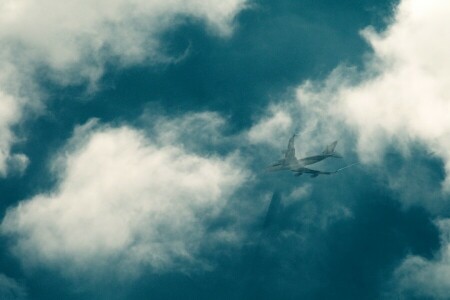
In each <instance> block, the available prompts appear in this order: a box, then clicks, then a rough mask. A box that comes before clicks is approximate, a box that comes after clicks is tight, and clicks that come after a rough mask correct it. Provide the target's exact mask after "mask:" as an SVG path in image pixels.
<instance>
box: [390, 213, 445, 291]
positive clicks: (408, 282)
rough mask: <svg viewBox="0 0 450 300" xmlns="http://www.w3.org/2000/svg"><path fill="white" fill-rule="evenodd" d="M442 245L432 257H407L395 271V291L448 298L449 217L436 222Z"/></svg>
mask: <svg viewBox="0 0 450 300" xmlns="http://www.w3.org/2000/svg"><path fill="white" fill-rule="evenodd" d="M437 225H438V227H439V229H440V230H441V232H442V235H441V239H442V241H441V242H442V244H443V245H444V246H443V247H442V248H441V250H440V252H439V253H438V254H437V255H436V257H435V258H434V259H431V260H428V259H425V258H423V257H420V256H409V257H407V258H406V259H405V260H404V261H403V263H402V264H401V266H400V267H399V268H398V269H397V270H396V272H395V280H396V287H395V289H396V292H397V293H398V294H403V295H406V296H411V295H412V296H414V297H427V298H429V297H431V298H433V299H449V298H450V248H449V247H448V245H449V243H450V239H449V237H450V235H449V233H450V219H443V220H440V221H438V222H437Z"/></svg>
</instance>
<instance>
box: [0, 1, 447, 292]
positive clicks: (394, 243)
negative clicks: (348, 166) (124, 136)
mask: <svg viewBox="0 0 450 300" xmlns="http://www.w3.org/2000/svg"><path fill="white" fill-rule="evenodd" d="M253 3H254V5H253V7H252V8H251V9H247V10H245V11H243V12H241V13H240V14H239V15H238V16H237V19H236V24H237V27H236V29H235V31H234V33H233V34H232V36H230V37H229V38H225V39H222V38H218V37H216V36H214V35H211V34H208V32H207V31H206V30H205V28H204V25H203V24H199V23H198V22H194V21H191V22H187V23H186V24H183V25H181V26H179V27H177V28H175V29H171V30H169V31H168V32H165V33H164V34H163V35H162V37H161V39H162V43H163V48H164V49H166V51H167V53H168V54H171V55H179V54H180V53H183V52H184V51H185V50H186V49H189V50H188V55H187V56H186V58H184V59H183V60H181V61H179V62H177V63H172V64H163V63H160V64H142V65H139V66H134V67H128V68H121V67H119V66H117V64H115V63H114V61H111V62H109V65H108V66H107V68H106V72H105V74H104V76H103V77H102V78H101V80H100V83H99V89H98V91H96V92H94V93H88V92H86V86H84V85H83V84H81V85H76V86H69V87H67V86H60V85H58V84H57V83H55V82H52V80H51V79H50V78H47V77H46V74H45V72H44V71H43V74H42V76H41V78H40V85H41V86H42V88H43V89H44V90H45V91H46V93H47V94H48V95H49V98H50V101H49V102H48V108H47V113H45V114H44V115H40V116H36V117H32V118H28V119H27V120H26V121H24V122H23V123H21V124H19V125H18V126H17V131H18V132H20V134H21V135H22V136H26V137H27V139H26V140H25V141H23V142H21V143H18V144H17V145H15V146H14V147H15V150H17V151H21V152H23V153H25V154H26V155H27V156H28V157H29V158H30V161H31V164H30V165H29V167H28V169H27V171H26V172H25V173H24V175H23V176H18V175H16V176H10V177H7V178H4V179H2V180H0V195H2V198H1V205H0V207H1V209H2V216H4V215H5V213H6V211H7V209H8V208H9V207H11V206H14V205H15V204H17V203H18V202H19V201H21V200H23V199H27V198H29V197H31V196H33V195H36V194H38V193H41V192H45V191H48V190H49V189H51V188H53V187H54V186H55V185H56V184H57V178H55V176H54V175H53V174H52V173H51V172H50V171H49V164H50V160H51V158H52V157H53V156H54V155H55V154H56V153H57V152H58V151H59V149H60V148H61V147H63V146H64V145H65V144H66V142H67V140H68V139H69V138H70V137H71V136H72V134H73V129H74V127H75V126H76V125H79V124H83V123H85V122H86V121H88V120H89V119H91V118H99V119H100V120H101V121H102V122H104V123H112V124H124V123H126V124H132V125H134V126H136V127H138V128H143V127H145V126H146V124H145V122H144V121H142V118H141V116H142V114H143V113H144V111H146V112H149V113H150V114H151V115H152V116H155V117H158V116H165V117H169V118H172V117H178V116H183V115H184V114H186V113H191V112H204V111H214V112H217V113H219V114H220V115H223V116H226V117H227V125H226V127H225V134H227V135H230V136H232V135H238V134H240V133H243V132H245V131H246V130H248V129H249V128H250V127H251V126H252V125H254V124H255V122H256V121H257V120H258V119H259V118H260V117H261V115H263V114H264V113H265V111H266V108H267V107H268V106H269V105H270V104H273V103H278V102H281V101H284V100H286V99H288V98H289V97H292V93H293V88H295V87H296V86H298V85H299V84H301V83H302V82H303V81H305V80H307V79H323V78H325V77H327V76H328V74H329V73H330V72H331V71H332V70H333V69H334V68H336V67H337V66H338V65H342V64H344V65H351V66H356V67H357V68H362V67H363V63H364V59H365V55H367V53H370V51H371V49H370V47H369V46H368V45H367V43H366V42H365V41H364V39H363V38H362V37H361V36H360V34H359V31H360V30H361V29H363V28H365V27H367V26H374V27H375V28H376V29H377V30H382V29H383V28H385V26H386V25H387V24H389V20H390V18H391V17H392V14H393V9H394V7H395V4H396V1H384V0H383V1H375V0H363V1H361V0H360V1H357V0H344V1H331V0H316V1H312V0H300V1H294V0H278V1H263V0H261V1H255V2H253ZM299 123H300V124H299V126H300V125H301V120H299ZM205 147H208V146H205ZM236 147H239V148H240V150H241V151H242V152H243V153H244V155H245V156H246V157H248V156H252V157H254V160H252V162H251V164H250V165H251V168H252V170H253V171H254V172H255V174H256V180H255V181H253V182H252V183H249V185H248V186H246V187H244V188H243V191H241V192H239V193H238V195H237V196H236V197H235V199H234V201H233V202H231V203H230V204H229V205H228V207H227V208H226V209H225V211H224V212H223V213H222V215H221V216H220V218H219V219H218V220H216V221H215V223H214V222H213V223H212V224H210V228H208V230H216V228H220V227H221V226H226V225H227V224H228V223H230V222H231V221H230V220H231V219H233V218H240V217H242V216H245V215H249V216H252V218H253V217H254V218H253V219H252V220H250V221H247V223H245V224H244V225H242V227H239V228H240V230H242V231H245V232H246V239H245V240H244V241H242V242H241V245H239V247H236V248H232V249H224V251H223V253H216V252H214V253H208V252H207V251H204V253H203V252H202V256H203V257H204V258H205V259H207V260H209V261H212V262H213V265H214V268H213V269H212V270H208V271H199V272H193V273H184V272H178V271H169V272H164V273H154V272H152V270H150V269H149V270H145V271H144V272H143V274H141V276H139V277H138V278H136V279H134V280H131V281H125V282H118V281H116V280H115V279H113V278H107V277H104V278H100V279H98V280H97V281H95V282H94V283H89V284H86V282H85V281H84V280H83V278H76V279H73V278H66V277H64V276H63V275H61V274H60V273H59V272H57V271H55V270H52V269H48V268H45V267H38V268H36V269H32V270H27V269H26V267H24V266H22V265H21V264H20V262H19V260H18V259H17V258H16V257H14V256H13V255H11V253H10V245H11V244H12V243H13V238H7V237H2V238H1V240H0V252H1V256H0V257H1V258H0V270H1V273H3V274H5V275H7V276H8V277H10V278H14V279H15V280H16V281H17V282H19V283H20V284H21V285H23V286H24V288H25V289H26V291H27V294H28V297H29V299H382V298H383V297H384V296H385V293H386V291H389V289H390V287H391V285H392V273H393V271H394V270H395V269H396V267H398V265H399V264H400V263H401V261H402V260H403V259H404V258H405V256H406V255H408V254H413V255H421V256H424V257H427V258H430V257H432V255H433V253H434V252H435V251H437V249H438V248H439V246H440V244H439V232H438V229H437V228H436V226H435V224H434V223H433V222H432V216H431V215H430V214H429V213H428V212H427V211H426V210H425V209H423V208H421V207H415V206H412V207H408V208H405V207H402V205H401V203H400V199H399V195H398V194H396V193H395V192H393V191H392V190H391V189H388V187H387V184H385V182H384V178H380V176H379V175H377V174H374V173H373V172H370V171H367V170H365V169H364V168H363V167H358V168H355V169H354V171H352V172H348V173H342V175H340V176H334V177H324V178H322V177H319V178H317V179H316V180H312V179H310V178H303V177H302V178H295V177H293V176H291V174H282V175H280V176H274V175H272V174H263V173H261V172H260V170H259V168H260V167H261V165H265V164H267V161H266V159H267V157H268V156H271V155H272V154H273V155H277V154H276V153H273V152H271V151H273V150H267V151H269V152H270V155H267V154H264V152H265V151H266V150H265V149H261V148H259V149H258V148H257V147H255V146H249V145H238V144H235V143H234V142H233V141H227V142H224V143H223V144H221V145H220V147H219V148H220V149H214V151H217V152H219V153H228V152H230V151H232V150H233V149H235V148H236ZM280 147H281V146H280ZM283 147H284V145H283ZM205 151H206V150H205ZM393 151H394V150H393ZM390 155H391V156H390V157H388V159H387V160H388V161H389V163H390V164H392V166H396V165H399V166H400V165H404V164H408V161H406V160H402V158H401V157H400V156H398V157H397V156H396V155H397V154H396V153H394V152H393V153H391V154H390ZM417 157H419V158H418V159H417V161H416V162H415V163H416V164H419V165H420V166H424V167H427V168H429V169H430V170H432V172H431V174H433V176H435V177H433V178H436V182H439V180H442V178H443V176H444V175H443V170H442V167H441V165H440V163H439V162H437V161H435V160H433V159H430V158H428V157H427V156H426V155H425V154H424V153H423V152H420V150H418V151H417ZM275 158H276V157H274V159H275ZM346 159H347V160H348V161H352V160H354V159H355V157H348V158H346ZM433 182H434V181H433ZM296 185H298V186H303V185H310V186H311V193H310V195H309V196H308V197H307V199H304V200H302V201H298V202H293V203H285V202H286V201H287V200H286V195H285V194H283V191H285V190H288V189H292V187H293V186H296ZM434 185H435V186H434V188H436V189H439V184H438V183H436V184H434ZM262 194H265V195H273V196H271V197H272V199H271V203H272V205H271V206H269V205H267V203H268V202H264V201H263V199H255V195H262ZM237 203H238V204H237ZM261 205H266V206H267V207H264V208H263V209H261ZM242 207H245V209H246V210H241V209H240V208H242ZM334 207H336V209H338V210H339V209H341V207H346V208H348V209H349V210H350V211H351V215H349V217H348V218H343V219H339V220H337V221H335V222H334V223H333V224H332V225H331V226H325V227H324V226H322V225H321V223H320V222H321V221H320V220H321V214H322V212H323V214H325V212H329V211H333V209H334ZM227 209H228V211H227ZM260 211H262V213H256V212H260ZM309 215H313V217H311V219H310V220H307V219H305V218H306V217H307V216H309ZM12 299H14V298H12Z"/></svg>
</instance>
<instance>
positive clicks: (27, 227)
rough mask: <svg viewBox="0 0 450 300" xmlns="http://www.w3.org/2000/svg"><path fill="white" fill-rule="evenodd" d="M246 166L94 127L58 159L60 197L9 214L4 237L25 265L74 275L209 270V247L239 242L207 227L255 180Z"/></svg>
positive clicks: (78, 134)
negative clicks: (206, 252)
mask: <svg viewBox="0 0 450 300" xmlns="http://www.w3.org/2000/svg"><path fill="white" fill-rule="evenodd" d="M200 121H201V119H200ZM169 127H170V125H169ZM203 127H205V128H206V127H208V124H207V123H204V126H203ZM159 140H160V141H161V140H164V139H159ZM237 162H238V156H237V154H231V155H228V156H225V157H222V156H217V155H209V156H207V157H206V156H199V155H196V154H195V153H192V152H189V151H187V150H186V149H185V148H184V147H183V146H182V145H181V144H176V143H171V144H167V143H161V142H157V141H155V140H153V139H151V138H148V137H146V136H145V135H144V133H143V132H141V131H139V130H137V129H134V128H131V127H128V126H120V127H109V126H100V125H95V122H94V121H92V122H90V123H88V124H86V125H84V126H81V127H78V128H77V129H76V130H75V133H74V136H73V138H72V140H71V141H70V142H69V144H68V146H67V147H66V149H65V151H63V152H62V153H61V154H60V156H59V157H58V158H57V160H56V163H55V165H54V171H55V173H56V176H57V177H58V183H57V186H56V187H55V188H54V190H52V191H49V192H47V193H45V194H39V195H36V196H34V197H33V198H31V199H29V200H26V201H22V202H21V203H19V205H18V206H17V207H16V208H13V209H11V210H9V211H8V213H7V215H6V217H5V219H4V220H3V223H2V232H3V234H6V235H9V236H11V237H12V238H13V240H14V241H15V242H14V244H15V246H14V248H13V251H14V253H16V254H17V255H18V257H19V258H20V259H21V260H22V262H23V263H24V264H25V265H27V266H30V265H31V266H33V265H44V266H48V267H53V268H57V269H60V270H61V271H62V272H63V273H68V274H71V273H75V274H79V273H80V272H81V274H82V273H83V272H84V271H89V272H93V269H95V270H97V272H98V273H101V272H104V271H105V270H106V271H107V270H112V271H114V272H119V275H128V274H129V273H134V272H138V271H139V270H142V269H141V267H142V268H145V267H149V268H150V269H152V270H154V271H157V272H158V271H166V270H173V269H177V270H188V269H190V268H191V267H196V268H204V267H207V262H205V261H202V259H201V257H199V256H198V254H199V252H200V251H201V250H202V247H203V244H204V242H205V241H206V245H207V247H208V249H210V250H211V249H214V247H215V246H216V245H219V244H229V243H234V242H235V241H236V240H237V239H238V234H237V233H235V232H233V231H228V230H227V228H223V227H221V228H219V229H216V230H212V231H211V230H208V228H207V226H208V224H209V222H211V220H213V219H214V218H215V217H217V215H218V214H219V213H220V212H221V209H222V208H223V207H224V206H225V205H226V204H227V201H228V200H229V199H230V197H233V194H234V192H235V191H236V190H237V189H238V188H239V187H240V186H241V185H242V184H243V183H244V182H245V181H246V180H247V178H248V174H247V171H245V169H244V167H245V166H244V165H242V163H240V164H238V163H237ZM94 273H95V272H94Z"/></svg>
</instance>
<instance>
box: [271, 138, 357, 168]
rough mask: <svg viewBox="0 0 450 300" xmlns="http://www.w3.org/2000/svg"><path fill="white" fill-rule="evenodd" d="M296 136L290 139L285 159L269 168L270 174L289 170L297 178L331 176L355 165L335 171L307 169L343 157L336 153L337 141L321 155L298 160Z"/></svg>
mask: <svg viewBox="0 0 450 300" xmlns="http://www.w3.org/2000/svg"><path fill="white" fill-rule="evenodd" d="M295 137H296V134H294V135H292V137H291V138H290V139H289V142H288V147H287V150H285V151H283V153H284V158H282V159H280V160H279V161H277V162H276V163H274V164H272V165H271V166H269V167H268V168H267V171H270V172H276V171H283V170H289V171H292V172H294V173H295V174H294V175H295V176H300V175H302V174H304V173H307V174H311V177H317V176H319V175H331V174H335V173H338V172H340V171H342V170H343V169H346V168H348V167H350V166H353V165H354V164H351V165H349V166H346V167H343V168H340V169H337V170H335V171H318V170H313V169H309V168H306V167H305V166H307V165H312V164H315V163H318V162H319V161H322V160H324V159H327V158H329V157H334V158H342V156H341V155H339V154H338V153H337V152H335V148H336V145H337V141H334V142H333V143H331V144H330V145H328V146H327V147H325V150H323V151H322V153H321V154H319V155H314V156H308V157H304V158H301V159H297V157H296V156H295V145H294V141H295Z"/></svg>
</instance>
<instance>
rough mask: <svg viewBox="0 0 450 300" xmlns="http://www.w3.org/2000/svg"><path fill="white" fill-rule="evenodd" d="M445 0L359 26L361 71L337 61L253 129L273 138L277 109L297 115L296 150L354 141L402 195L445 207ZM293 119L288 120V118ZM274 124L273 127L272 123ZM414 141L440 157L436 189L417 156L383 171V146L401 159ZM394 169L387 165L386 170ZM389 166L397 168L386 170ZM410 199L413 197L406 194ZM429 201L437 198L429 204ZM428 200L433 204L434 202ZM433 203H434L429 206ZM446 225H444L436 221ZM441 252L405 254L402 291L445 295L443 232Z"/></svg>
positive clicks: (448, 46)
mask: <svg viewBox="0 0 450 300" xmlns="http://www.w3.org/2000/svg"><path fill="white" fill-rule="evenodd" d="M449 14H450V3H449V2H448V1H444V0H435V1H421V0H403V1H401V2H400V3H399V5H398V7H397V8H396V13H395V17H394V19H393V20H392V24H391V25H390V26H388V27H387V28H386V29H385V30H384V31H383V32H376V31H375V30H374V29H373V28H366V29H364V30H363V31H362V32H361V33H362V35H363V36H364V38H365V39H366V40H367V41H368V43H369V44H370V45H371V47H372V49H373V52H372V53H371V54H369V55H367V61H366V64H365V66H364V68H363V70H358V69H356V68H352V67H348V66H339V67H338V68H336V69H335V70H334V71H333V72H332V73H331V74H330V75H329V76H328V78H327V79H326V80H323V81H319V82H313V81H308V82H305V83H303V84H302V85H301V86H299V87H298V88H297V89H296V92H295V101H291V102H289V101H288V102H287V103H286V104H285V105H284V106H279V107H278V109H277V110H276V111H272V113H271V115H272V117H269V118H265V119H262V120H261V122H260V123H259V124H257V125H256V126H255V127H254V129H252V131H255V132H256V131H257V132H263V130H261V129H262V128H263V129H266V128H269V129H270V130H269V131H267V132H266V133H265V134H264V135H265V136H267V137H268V138H271V136H272V137H273V138H274V137H275V136H276V135H277V134H278V133H277V130H278V129H280V128H281V129H283V130H284V127H285V124H288V122H280V121H279V120H280V116H282V115H286V114H287V115H288V117H284V118H287V119H291V120H295V119H300V122H301V123H302V124H303V127H301V128H300V137H299V139H300V140H308V141H311V143H310V142H308V145H304V144H301V143H298V146H299V148H300V149H302V147H303V149H304V148H305V147H307V149H308V148H311V147H314V148H317V147H318V145H316V144H317V143H321V144H323V140H332V139H333V137H339V138H341V139H344V140H345V142H344V143H342V144H343V146H344V147H346V148H347V149H346V150H347V151H348V152H351V151H353V150H352V149H351V148H353V145H356V147H355V150H356V153H357V155H358V156H359V158H360V160H361V161H362V162H363V163H365V164H366V166H372V167H373V169H372V170H374V171H375V172H379V173H380V174H383V175H384V176H387V177H388V181H389V186H390V187H392V188H394V189H396V190H397V191H400V192H401V191H402V190H404V191H408V190H412V191H417V190H418V188H417V187H419V186H420V189H421V192H420V193H418V194H417V195H420V197H417V195H412V193H409V194H408V195H409V196H407V197H403V198H402V201H404V202H405V204H407V205H409V204H411V203H414V204H416V205H417V204H419V205H424V206H425V207H427V208H428V209H430V210H431V211H432V212H433V213H434V214H437V215H440V214H441V213H442V212H444V211H446V210H445V209H444V207H443V204H442V200H443V199H445V198H446V197H448V192H449V191H450V118H449V116H450V61H449V59H448V53H449V52H450V40H449V39H448V38H446V37H448V36H450V21H449V19H448V17H447V16H448V15H449ZM293 123H295V122H293ZM277 128H278V129H277ZM418 147H422V148H425V149H426V151H427V153H428V156H431V157H434V158H436V159H438V160H439V161H440V162H442V165H443V170H444V171H445V178H444V179H443V180H442V179H439V178H438V177H439V176H437V177H436V176H434V178H435V179H436V178H437V180H442V182H441V187H440V191H439V187H438V189H437V191H436V188H434V189H433V190H427V189H428V188H430V184H428V183H429V181H430V180H428V179H421V176H428V175H430V173H432V172H431V171H430V170H426V168H425V169H424V165H421V164H420V162H418V161H417V160H416V161H415V162H414V164H415V165H418V166H417V168H416V167H414V168H413V167H411V166H410V164H409V163H408V166H407V167H406V165H405V166H400V167H401V169H404V168H406V169H405V170H408V171H407V172H406V174H403V176H400V175H401V173H399V172H395V170H385V169H386V168H385V167H384V166H383V165H386V160H385V154H386V151H387V149H396V150H397V152H398V153H400V154H401V155H402V156H403V159H404V161H406V162H408V160H409V159H410V158H411V153H413V151H415V150H414V149H417V148H418ZM393 171H394V172H393ZM392 173H395V174H396V175H399V177H397V176H396V175H394V176H390V175H389V174H392ZM408 198H412V199H408ZM436 201H440V202H441V203H440V204H439V205H437V206H436V203H435V202H436ZM433 202H434V203H433ZM436 207H439V208H436ZM440 218H441V219H442V221H441V222H440V229H441V233H442V236H443V237H446V236H448V234H449V232H450V227H449V226H448V219H446V216H445V215H441V216H440ZM443 224H447V225H445V226H444V225H443ZM442 243H443V248H442V250H441V254H440V255H439V256H438V257H436V258H435V259H434V260H431V261H427V260H426V259H424V258H419V257H410V258H407V259H406V260H405V261H404V263H403V265H402V266H401V268H400V269H399V271H398V274H399V275H398V276H399V277H398V278H401V285H402V286H403V287H404V289H405V290H408V289H409V290H411V289H413V290H414V291H415V292H416V293H419V294H421V295H422V296H424V295H425V296H431V297H437V298H442V299H448V298H449V297H450V294H449V293H448V291H449V289H448V287H449V286H450V280H449V274H450V273H449V269H450V267H449V266H450V260H449V254H448V248H449V245H450V243H449V240H448V238H443V241H442Z"/></svg>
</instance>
